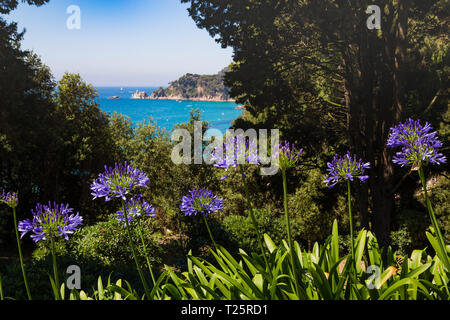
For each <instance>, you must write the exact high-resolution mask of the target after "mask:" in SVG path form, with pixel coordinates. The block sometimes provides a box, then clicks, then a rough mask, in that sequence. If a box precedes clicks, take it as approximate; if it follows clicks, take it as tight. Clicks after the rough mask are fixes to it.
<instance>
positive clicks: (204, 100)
mask: <svg viewBox="0 0 450 320" xmlns="http://www.w3.org/2000/svg"><path fill="white" fill-rule="evenodd" d="M133 100H172V101H202V102H234V103H236V100H233V99H229V100H223V99H209V98H171V97H167V98H150V97H149V98H144V99H136V98H134V99H133Z"/></svg>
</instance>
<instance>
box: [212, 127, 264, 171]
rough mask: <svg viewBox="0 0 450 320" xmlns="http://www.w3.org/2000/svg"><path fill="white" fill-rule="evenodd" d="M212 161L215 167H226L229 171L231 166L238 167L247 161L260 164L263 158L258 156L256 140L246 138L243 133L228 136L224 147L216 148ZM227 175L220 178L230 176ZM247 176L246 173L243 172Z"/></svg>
mask: <svg viewBox="0 0 450 320" xmlns="http://www.w3.org/2000/svg"><path fill="white" fill-rule="evenodd" d="M211 161H212V162H214V167H217V168H221V169H225V171H226V172H228V169H230V168H235V169H236V168H237V167H238V166H239V165H243V164H245V163H248V164H254V165H259V164H261V160H260V158H259V156H258V148H257V145H256V141H255V140H253V139H245V137H244V136H242V135H237V136H232V137H229V136H228V137H227V139H226V142H225V143H224V144H223V147H222V148H216V149H215V150H214V152H213V153H212V158H211ZM228 176H229V174H228V175H225V176H224V177H222V178H221V179H220V180H224V179H226V178H228ZM243 177H244V178H245V174H243Z"/></svg>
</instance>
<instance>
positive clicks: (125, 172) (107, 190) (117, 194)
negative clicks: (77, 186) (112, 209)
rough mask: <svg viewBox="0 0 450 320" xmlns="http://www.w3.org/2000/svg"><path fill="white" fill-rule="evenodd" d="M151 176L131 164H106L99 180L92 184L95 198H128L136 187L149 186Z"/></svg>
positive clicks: (106, 199)
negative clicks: (113, 165) (110, 165)
mask: <svg viewBox="0 0 450 320" xmlns="http://www.w3.org/2000/svg"><path fill="white" fill-rule="evenodd" d="M148 183H149V178H148V177H147V176H146V175H145V174H144V173H143V172H142V171H140V170H137V169H134V168H133V167H132V166H131V165H129V164H127V163H126V162H125V164H123V165H122V164H117V163H116V164H115V167H114V168H112V167H107V166H105V172H104V173H101V174H99V176H98V178H97V180H95V181H94V183H93V184H92V185H91V190H92V191H93V193H92V195H93V196H94V199H96V198H105V201H107V202H108V201H110V200H111V199H113V198H121V199H123V200H124V201H126V200H127V196H128V195H129V194H130V193H131V192H132V191H133V189H134V188H136V187H147V186H148Z"/></svg>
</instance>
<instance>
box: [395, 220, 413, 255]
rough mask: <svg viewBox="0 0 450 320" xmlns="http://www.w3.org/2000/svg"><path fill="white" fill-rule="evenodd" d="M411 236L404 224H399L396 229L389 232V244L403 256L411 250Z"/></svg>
mask: <svg viewBox="0 0 450 320" xmlns="http://www.w3.org/2000/svg"><path fill="white" fill-rule="evenodd" d="M412 242H413V240H412V237H411V234H410V232H409V230H408V227H407V226H406V225H403V226H401V228H400V229H399V230H397V231H392V232H391V244H392V247H393V249H394V250H395V251H396V253H397V254H398V255H400V256H405V255H407V254H409V253H410V252H412V249H413V248H412V246H411V245H412Z"/></svg>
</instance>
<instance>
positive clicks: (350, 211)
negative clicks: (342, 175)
mask: <svg viewBox="0 0 450 320" xmlns="http://www.w3.org/2000/svg"><path fill="white" fill-rule="evenodd" d="M347 193H348V219H349V221H350V246H351V254H352V264H353V268H354V271H355V277H356V261H355V244H354V237H353V216H352V193H351V187H350V180H347Z"/></svg>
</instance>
